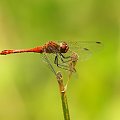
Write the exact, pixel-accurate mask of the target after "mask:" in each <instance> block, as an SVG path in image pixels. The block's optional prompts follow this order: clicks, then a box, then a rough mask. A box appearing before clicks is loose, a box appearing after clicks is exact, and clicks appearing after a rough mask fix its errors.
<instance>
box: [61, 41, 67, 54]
mask: <svg viewBox="0 0 120 120" xmlns="http://www.w3.org/2000/svg"><path fill="white" fill-rule="evenodd" d="M68 50H69V46H68V45H67V43H66V42H62V43H60V52H61V53H66V52H67V51H68Z"/></svg>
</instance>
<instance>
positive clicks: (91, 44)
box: [61, 41, 103, 61]
mask: <svg viewBox="0 0 120 120" xmlns="http://www.w3.org/2000/svg"><path fill="white" fill-rule="evenodd" d="M61 42H66V43H67V44H68V46H69V51H68V52H67V53H68V54H71V52H76V53H77V54H78V55H79V60H80V61H85V60H88V58H90V57H91V56H92V54H93V53H95V52H96V51H98V50H99V49H100V48H101V47H102V46H103V45H102V43H101V42H100V41H61Z"/></svg>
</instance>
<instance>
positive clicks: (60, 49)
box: [0, 41, 101, 71]
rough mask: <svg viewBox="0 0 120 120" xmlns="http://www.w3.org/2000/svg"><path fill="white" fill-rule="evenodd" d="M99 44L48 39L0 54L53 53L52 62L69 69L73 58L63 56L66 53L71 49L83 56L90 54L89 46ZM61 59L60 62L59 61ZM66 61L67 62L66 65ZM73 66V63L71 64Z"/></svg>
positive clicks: (99, 43) (97, 43)
mask: <svg viewBox="0 0 120 120" xmlns="http://www.w3.org/2000/svg"><path fill="white" fill-rule="evenodd" d="M98 45H101V42H100V41H68V42H65V41H59V42H55V41H49V42H47V43H45V44H44V45H41V46H37V47H34V48H30V49H15V50H14V49H10V50H3V51H1V52H0V55H8V54H15V53H28V52H33V53H41V54H54V55H55V56H54V64H55V65H57V67H60V68H63V69H65V70H69V71H71V68H72V67H70V65H71V64H70V61H72V62H71V63H72V65H73V59H72V57H71V55H72V54H71V55H68V56H65V54H66V53H69V52H71V51H77V53H80V57H81V58H82V56H83V57H84V56H85V55H86V54H87V55H89V54H90V49H89V46H93V47H94V46H98ZM59 61H61V63H60V62H59ZM66 63H69V64H67V65H66ZM73 66H74V65H73ZM72 71H75V69H74V67H73V68H72Z"/></svg>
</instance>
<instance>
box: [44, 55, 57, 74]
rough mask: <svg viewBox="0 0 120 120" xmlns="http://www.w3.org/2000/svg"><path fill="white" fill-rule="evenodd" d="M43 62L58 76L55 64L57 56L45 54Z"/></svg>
mask: <svg viewBox="0 0 120 120" xmlns="http://www.w3.org/2000/svg"><path fill="white" fill-rule="evenodd" d="M42 59H43V62H44V63H46V64H47V66H48V68H49V69H50V70H51V71H52V72H53V73H54V74H55V75H56V70H55V68H56V66H55V64H54V59H55V55H54V54H46V53H44V54H43V57H42Z"/></svg>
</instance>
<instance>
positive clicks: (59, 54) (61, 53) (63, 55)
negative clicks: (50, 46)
mask: <svg viewBox="0 0 120 120" xmlns="http://www.w3.org/2000/svg"><path fill="white" fill-rule="evenodd" d="M59 55H60V56H61V57H62V58H64V59H68V58H70V56H67V57H65V56H64V55H63V54H62V53H59Z"/></svg>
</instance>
